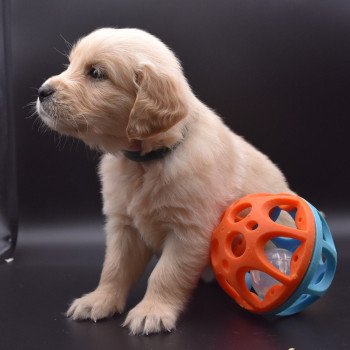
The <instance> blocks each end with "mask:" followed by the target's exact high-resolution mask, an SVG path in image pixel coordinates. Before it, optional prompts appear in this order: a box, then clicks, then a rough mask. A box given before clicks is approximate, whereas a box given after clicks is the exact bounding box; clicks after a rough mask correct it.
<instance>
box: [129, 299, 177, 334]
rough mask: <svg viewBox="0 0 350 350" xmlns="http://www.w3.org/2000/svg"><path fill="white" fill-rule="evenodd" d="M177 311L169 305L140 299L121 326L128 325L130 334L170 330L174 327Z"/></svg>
mask: <svg viewBox="0 0 350 350" xmlns="http://www.w3.org/2000/svg"><path fill="white" fill-rule="evenodd" d="M177 314H178V313H177V312H176V310H175V309H174V308H172V307H171V306H169V305H166V304H162V303H156V302H155V303H152V302H148V301H141V302H140V303H139V304H138V305H136V306H135V307H134V308H133V309H132V310H131V311H129V313H128V316H127V317H126V319H125V321H124V323H123V327H129V329H130V331H131V333H132V334H144V335H148V334H151V333H158V332H161V331H164V330H165V331H168V332H171V331H172V330H173V329H175V323H176V319H177Z"/></svg>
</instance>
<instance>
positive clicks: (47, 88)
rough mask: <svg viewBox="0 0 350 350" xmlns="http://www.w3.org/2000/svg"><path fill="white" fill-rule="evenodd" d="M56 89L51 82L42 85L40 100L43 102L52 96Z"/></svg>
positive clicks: (39, 91) (39, 94) (39, 92)
mask: <svg viewBox="0 0 350 350" xmlns="http://www.w3.org/2000/svg"><path fill="white" fill-rule="evenodd" d="M55 91H56V90H55V89H54V88H53V87H52V86H51V85H49V84H45V85H42V86H41V87H40V88H39V90H38V97H39V100H40V102H43V101H44V100H45V99H47V98H49V97H50V96H52V95H53V94H54V93H55Z"/></svg>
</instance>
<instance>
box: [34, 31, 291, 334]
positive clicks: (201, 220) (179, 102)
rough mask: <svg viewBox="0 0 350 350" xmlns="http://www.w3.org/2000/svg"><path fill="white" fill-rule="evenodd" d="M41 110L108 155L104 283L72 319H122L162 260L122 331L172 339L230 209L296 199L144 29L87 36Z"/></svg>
mask: <svg viewBox="0 0 350 350" xmlns="http://www.w3.org/2000/svg"><path fill="white" fill-rule="evenodd" d="M37 112H38V114H39V115H40V117H41V119H42V120H43V122H44V123H45V124H46V125H47V126H49V127H50V128H52V129H54V130H56V131H57V132H59V133H62V134H66V135H71V136H74V137H77V138H79V139H81V140H83V141H84V142H85V143H86V144H88V145H89V146H91V147H93V148H97V149H99V150H100V151H102V152H103V157H102V160H101V164H100V177H101V181H102V193H103V200H104V205H103V212H104V214H105V216H106V218H107V223H106V239H107V245H106V255H105V261H104V265H103V270H102V274H101V278H100V281H99V284H98V287H97V288H96V289H95V290H94V291H93V292H91V293H89V294H86V295H83V296H82V297H81V298H79V299H76V300H75V301H74V302H73V303H72V305H71V306H70V308H69V310H68V312H67V315H68V316H70V317H71V318H72V319H74V320H80V319H91V320H93V321H96V320H99V319H102V318H105V317H109V316H112V315H113V314H115V313H117V312H122V311H123V310H124V306H125V303H126V299H127V296H128V293H129V290H130V288H131V287H132V286H133V284H134V283H135V281H136V280H137V279H138V278H139V276H140V275H141V274H142V272H143V271H144V269H145V266H146V264H147V263H148V261H149V260H150V258H151V256H152V255H153V254H159V255H160V258H159V261H158V263H157V265H156V267H155V268H154V270H153V272H152V273H151V275H150V277H149V280H148V286H147V290H146V293H145V296H144V298H143V300H142V301H141V302H140V303H139V304H138V305H137V306H135V307H134V308H133V309H132V310H131V311H129V313H128V315H127V317H126V320H125V322H124V326H128V327H129V328H130V331H131V332H132V333H133V334H150V333H155V332H160V331H162V330H167V331H171V330H172V329H174V328H175V325H176V320H177V318H178V316H179V314H180V312H181V311H183V310H184V308H185V305H186V302H187V301H188V299H189V296H190V293H191V291H192V290H193V289H194V288H195V286H196V284H197V282H198V279H199V278H200V276H201V274H202V273H203V271H204V270H205V268H206V267H207V266H208V265H209V248H210V239H211V234H212V231H213V229H214V227H215V226H216V225H217V223H218V220H219V218H220V215H221V214H222V213H223V211H224V210H225V208H226V207H227V206H228V205H229V204H230V203H231V202H232V201H234V200H236V199H237V198H240V197H242V196H244V195H246V194H248V193H252V192H274V193H276V192H286V191H289V189H288V185H287V183H286V181H285V178H284V176H283V175H282V173H281V172H280V170H279V169H278V168H277V167H276V166H275V165H274V164H273V163H272V162H271V161H270V160H269V159H268V158H267V157H266V156H265V155H263V154H262V153H260V152H259V151H258V150H256V149H255V148H254V147H253V146H251V145H250V144H249V143H247V142H246V141H245V140H243V138H241V137H240V136H237V135H236V134H235V133H233V132H232V131H231V130H230V129H229V128H228V127H227V126H226V125H225V124H224V123H223V121H222V120H221V118H220V117H219V116H218V115H216V114H215V112H213V111H212V110H211V109H210V108H208V107H207V106H206V105H205V104H204V103H202V102H201V101H200V100H199V99H198V98H197V97H196V96H195V95H194V93H193V92H192V90H191V88H190V86H189V84H188V82H187V80H186V78H185V76H184V74H183V72H182V68H181V65H180V63H179V61H178V59H177V58H176V57H175V55H174V54H173V52H172V51H171V50H170V49H169V48H168V47H167V46H166V45H165V44H164V43H163V42H161V41H160V40H159V39H157V38H156V37H154V36H152V35H151V34H148V33H146V32H144V31H142V30H138V29H112V28H104V29H99V30H96V31H94V32H92V33H91V34H89V35H88V36H86V37H84V38H82V39H80V40H79V41H78V42H77V43H76V44H75V45H74V47H73V48H72V50H71V52H70V55H69V66H68V68H67V69H66V70H65V71H64V72H62V73H61V74H60V75H57V76H53V77H51V78H50V79H48V80H47V81H46V82H45V83H44V84H43V85H42V87H41V88H40V89H39V96H38V100H37Z"/></svg>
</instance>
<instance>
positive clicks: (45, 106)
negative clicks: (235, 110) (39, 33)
mask: <svg viewBox="0 0 350 350" xmlns="http://www.w3.org/2000/svg"><path fill="white" fill-rule="evenodd" d="M189 96H190V88H189V86H188V84H187V82H186V79H185V78H184V76H183V74H182V69H181V66H180V64H179V62H178V60H177V59H176V57H175V55H174V54H173V53H172V52H171V51H170V50H169V49H168V48H167V47H166V46H165V45H164V44H163V43H162V42H161V41H160V40H159V39H157V38H155V37H154V36H152V35H150V34H148V33H146V32H143V31H141V30H137V29H111V28H104V29H99V30H96V31H94V32H92V33H91V34H90V35H88V36H86V37H84V38H82V39H80V40H79V41H78V42H77V43H76V44H75V45H74V47H73V48H72V50H71V52H70V55H69V65H68V67H67V69H66V70H65V71H63V72H62V73H61V74H59V75H57V76H53V77H51V78H49V79H48V80H47V81H46V82H45V83H44V84H43V85H42V86H41V88H40V89H39V92H38V99H37V112H38V114H39V116H40V117H41V119H42V120H43V122H44V123H45V124H46V125H47V126H49V127H50V128H52V129H54V130H56V131H58V132H59V133H62V134H66V135H70V136H74V137H78V138H80V139H82V140H83V141H85V142H86V143H87V144H88V145H90V146H93V147H97V148H100V149H102V150H103V151H107V152H112V153H114V152H116V151H119V150H121V149H128V148H129V149H130V147H131V148H132V145H133V142H135V140H146V139H150V138H152V137H155V136H157V135H158V136H159V135H161V134H162V133H166V132H167V131H168V130H170V129H171V128H172V127H174V126H175V125H176V124H178V122H179V121H180V120H182V119H184V118H185V117H186V115H187V109H188V108H187V102H188V99H189Z"/></svg>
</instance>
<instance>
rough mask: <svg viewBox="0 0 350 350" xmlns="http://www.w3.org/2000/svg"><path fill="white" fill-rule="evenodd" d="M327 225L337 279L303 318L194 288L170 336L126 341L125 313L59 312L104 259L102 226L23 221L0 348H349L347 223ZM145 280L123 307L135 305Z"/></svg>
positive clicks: (6, 281) (6, 276)
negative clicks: (273, 314) (83, 316)
mask: <svg viewBox="0 0 350 350" xmlns="http://www.w3.org/2000/svg"><path fill="white" fill-rule="evenodd" d="M329 223H330V226H331V228H333V233H334V236H335V243H336V246H337V249H338V257H339V264H338V270H337V274H336V277H335V280H334V283H333V285H332V287H331V289H330V290H329V292H328V293H327V294H326V295H325V296H324V297H323V299H321V300H320V301H318V302H317V303H316V304H314V305H312V306H311V307H310V308H309V309H307V310H306V311H304V312H303V313H301V314H299V315H296V316H293V317H289V318H281V319H274V320H271V319H266V318H263V317H261V316H255V315H252V314H249V313H248V312H246V311H244V310H241V309H240V308H239V307H238V306H237V305H236V304H235V303H234V302H233V301H232V300H231V299H230V298H229V297H228V296H227V295H226V294H225V293H224V292H223V291H222V290H221V289H220V287H219V286H218V285H217V284H216V283H211V284H204V283H201V284H200V285H199V287H198V288H197V290H196V292H195V293H194V295H193V297H192V300H191V302H190V304H189V306H188V309H187V310H186V313H185V314H184V315H183V316H182V317H181V319H180V321H179V322H178V328H177V330H176V331H175V332H173V333H171V334H160V335H153V336H148V337H145V336H131V335H129V333H128V331H127V330H126V329H124V328H122V327H121V326H120V324H121V323H122V321H123V320H124V317H125V315H120V316H116V317H114V318H113V319H110V320H107V321H102V322H98V323H96V324H95V323H93V322H74V321H71V320H70V319H67V318H66V317H65V316H64V314H63V312H64V311H65V310H66V308H67V305H68V303H69V302H70V301H71V300H72V299H73V298H74V297H78V296H80V295H81V294H82V293H85V292H88V291H91V290H92V289H93V288H94V287H95V286H96V283H97V281H98V277H99V273H100V269H101V265H102V260H103V249H104V245H103V230H102V220H100V219H96V220H92V219H91V220H90V222H85V223H84V224H76V223H74V222H66V223H64V224H62V223H57V224H56V223H51V224H48V225H44V224H42V225H30V224H28V223H27V224H25V223H23V225H22V226H21V230H20V232H19V244H18V250H17V253H16V256H15V260H14V261H13V262H11V263H8V264H1V265H0V300H1V304H0V308H1V311H0V349H1V350H22V349H24V350H27V349H35V350H41V349H45V350H47V349H50V350H55V349H59V350H69V349H123V350H127V349H155V350H156V349H174V350H175V349H176V350H179V349H184V350H185V349H201V350H205V349H223V350H224V349H259V350H263V349H268V350H270V349H289V348H295V349H297V350H300V349H340V348H350V302H349V300H350V299H349V300H347V299H348V298H350V297H349V294H350V271H349V266H350V222H349V220H348V218H347V217H346V216H344V215H343V216H330V217H329ZM348 233H349V234H348ZM151 267H152V266H150V267H149V270H150V269H151ZM146 275H147V274H146ZM146 275H145V276H144V277H143V279H142V281H140V283H139V284H138V286H137V288H135V290H134V291H133V292H132V294H131V295H130V298H129V303H128V304H129V305H128V308H130V307H131V306H133V305H134V304H136V303H137V302H138V301H139V300H140V299H141V297H142V294H143V292H144V289H145V285H146V277H147V276H146Z"/></svg>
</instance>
